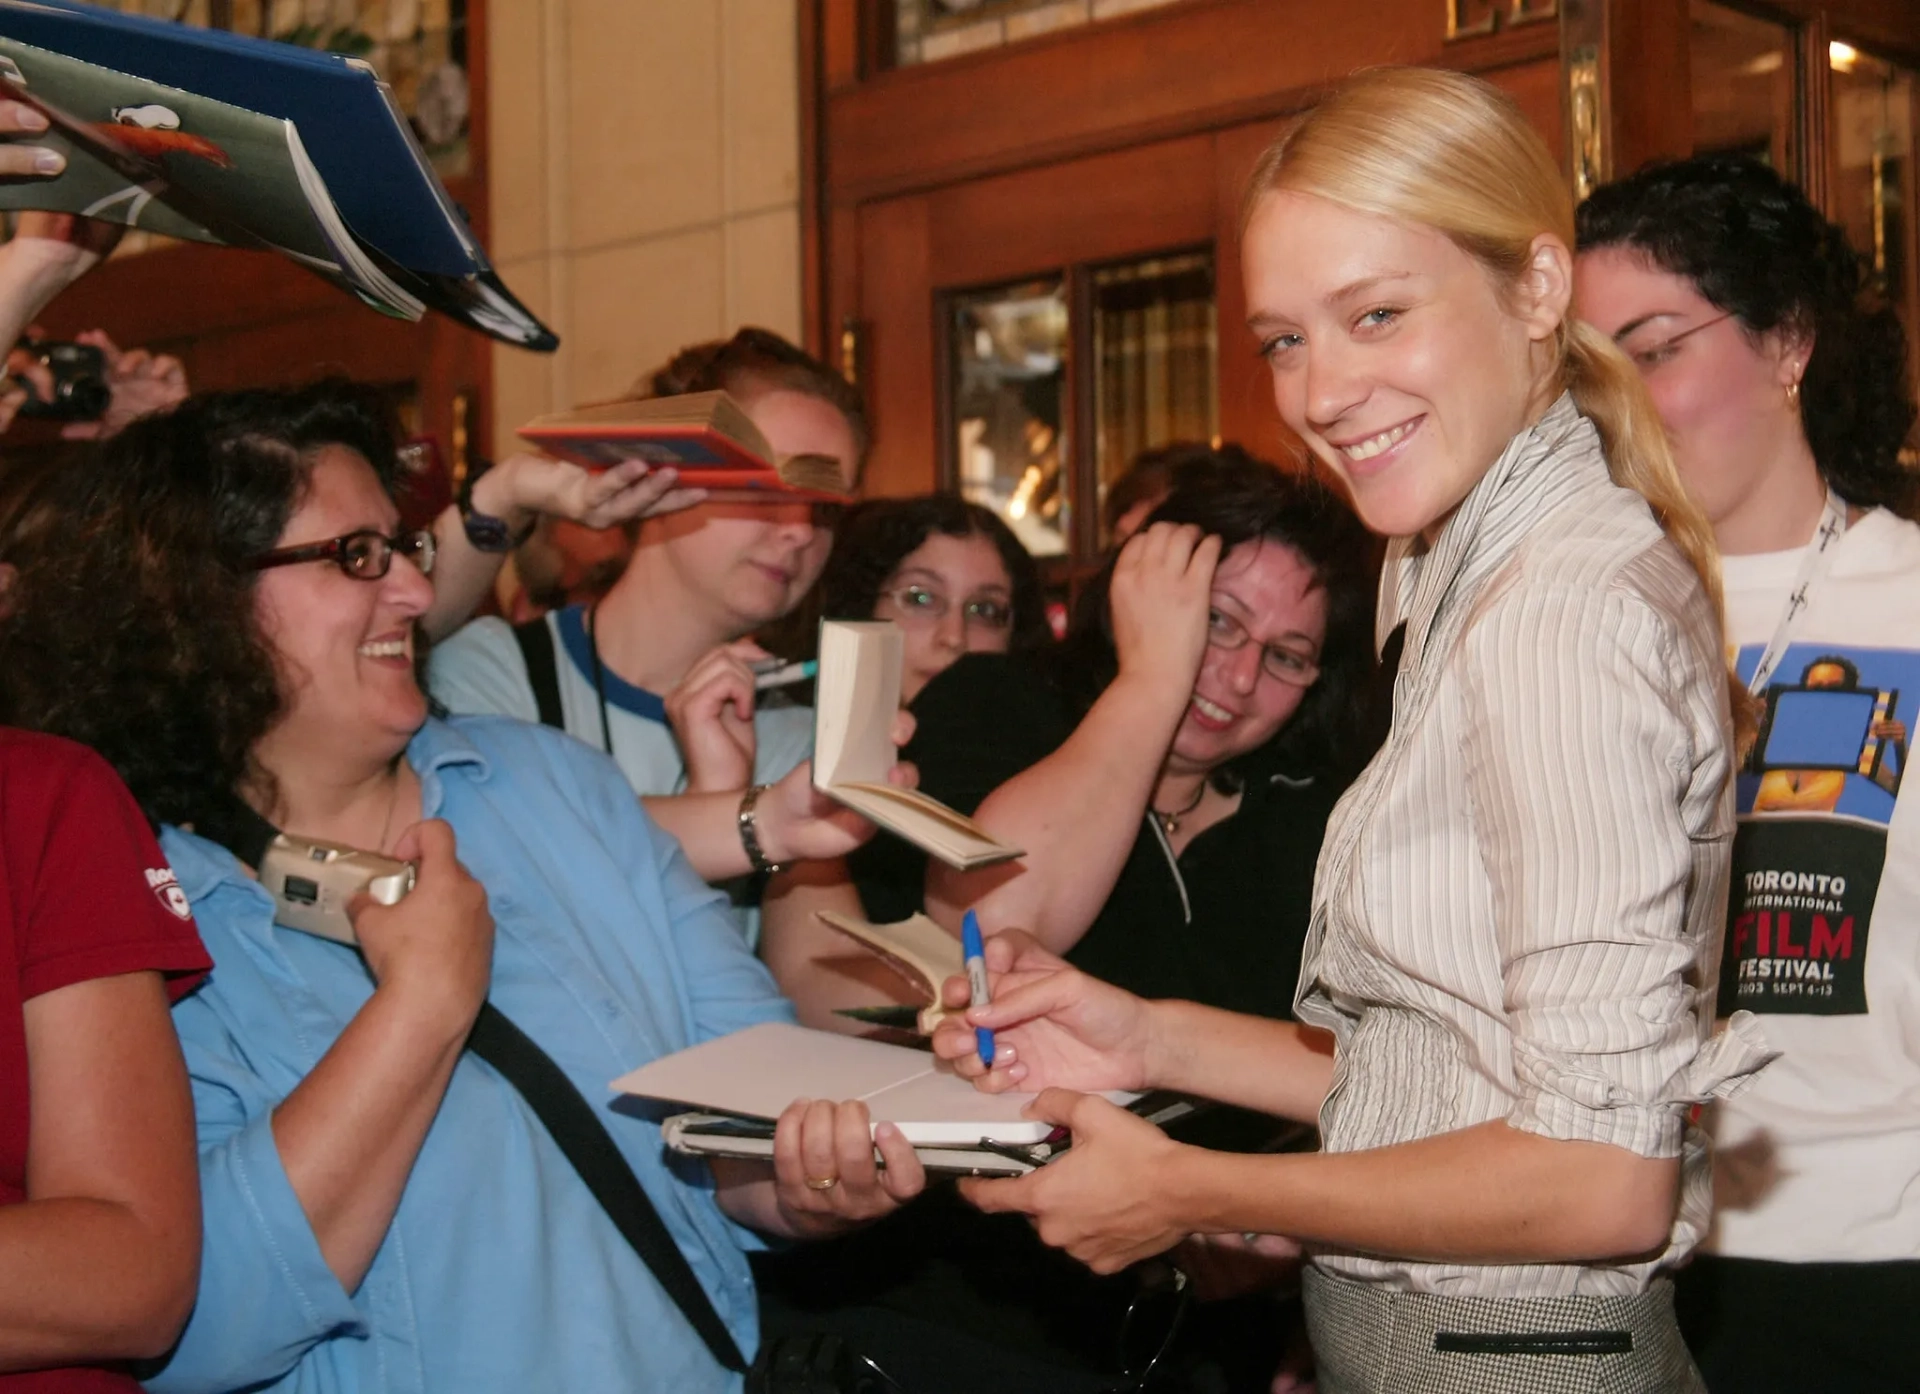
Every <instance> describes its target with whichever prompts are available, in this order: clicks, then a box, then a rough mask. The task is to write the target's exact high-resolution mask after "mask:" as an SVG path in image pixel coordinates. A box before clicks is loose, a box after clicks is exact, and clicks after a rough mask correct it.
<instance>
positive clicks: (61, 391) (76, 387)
mask: <svg viewBox="0 0 1920 1394" xmlns="http://www.w3.org/2000/svg"><path fill="white" fill-rule="evenodd" d="M53 395H54V400H55V401H57V402H59V403H60V404H61V406H62V407H64V408H65V410H66V414H67V415H69V416H71V417H73V418H74V419H75V420H77V421H92V420H94V419H96V418H98V417H100V416H101V415H103V414H105V412H106V410H107V407H108V405H109V404H110V403H111V402H112V401H113V393H112V392H111V391H110V390H109V389H108V387H107V385H106V384H105V383H104V382H102V381H100V379H99V378H94V377H86V378H62V379H60V380H59V381H58V382H57V383H55V384H54V391H53Z"/></svg>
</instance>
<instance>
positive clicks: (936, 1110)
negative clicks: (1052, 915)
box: [613, 1022, 1137, 1171]
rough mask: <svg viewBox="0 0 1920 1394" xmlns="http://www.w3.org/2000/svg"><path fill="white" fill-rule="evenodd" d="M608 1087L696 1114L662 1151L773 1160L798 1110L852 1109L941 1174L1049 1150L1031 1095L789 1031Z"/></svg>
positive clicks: (1028, 1162)
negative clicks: (793, 1108) (802, 1102)
mask: <svg viewBox="0 0 1920 1394" xmlns="http://www.w3.org/2000/svg"><path fill="white" fill-rule="evenodd" d="M613 1087H614V1089H615V1090H617V1091H619V1092H620V1093H622V1094H632V1095H637V1096H639V1097H641V1098H646V1099H658V1100H662V1101H664V1102H666V1103H670V1104H686V1105H689V1106H690V1107H692V1108H694V1109H697V1110H698V1111H699V1112H698V1113H697V1114H695V1115H692V1116H689V1115H677V1116H675V1117H673V1118H669V1119H668V1120H667V1121H666V1124H665V1125H664V1134H665V1137H666V1140H667V1143H668V1145H669V1146H673V1147H677V1148H679V1149H680V1150H682V1151H688V1152H705V1153H709V1154H712V1155H717V1156H749V1157H752V1156H759V1157H764V1156H770V1155H771V1154H772V1150H773V1141H772V1140H773V1126H772V1125H773V1122H774V1120H776V1119H778V1118H779V1116H780V1114H781V1113H782V1112H783V1111H785V1109H786V1107H787V1105H788V1104H790V1103H792V1102H793V1101H794V1100H795V1099H832V1100H834V1101H836V1102H839V1101H843V1100H853V1099H858V1100H860V1101H861V1102H863V1103H865V1104H866V1106H867V1109H868V1111H869V1113H870V1114H871V1115H872V1119H873V1122H874V1123H875V1124H876V1125H877V1124H880V1123H892V1124H893V1125H894V1126H895V1127H896V1128H898V1129H899V1130H900V1132H901V1134H902V1135H903V1136H904V1137H905V1138H906V1140H907V1141H908V1142H909V1143H911V1144H912V1145H913V1148H914V1150H915V1151H916V1152H919V1153H920V1154H921V1160H922V1162H924V1163H928V1164H930V1165H932V1164H938V1166H939V1167H940V1168H941V1169H945V1170H960V1171H1026V1170H1030V1169H1031V1168H1032V1167H1033V1166H1035V1165H1037V1164H1039V1163H1041V1162H1044V1161H1045V1160H1047V1158H1048V1156H1049V1155H1050V1150H1038V1149H1051V1148H1052V1147H1053V1145H1054V1144H1052V1143H1050V1142H1049V1141H1048V1138H1049V1136H1050V1135H1051V1134H1052V1132H1053V1125H1052V1124H1050V1123H1043V1122H1038V1121H1036V1120H1034V1119H1031V1118H1024V1117H1022V1116H1021V1112H1022V1110H1023V1109H1024V1108H1025V1107H1026V1105H1027V1104H1028V1102H1030V1101H1031V1100H1032V1098H1033V1095H1031V1094H1019V1093H1007V1094H983V1093H981V1092H980V1091H979V1090H977V1089H975V1088H974V1087H973V1085H971V1084H970V1083H968V1082H967V1081H966V1080H964V1079H961V1078H960V1077H959V1076H958V1075H956V1074H953V1073H952V1072H951V1071H949V1070H947V1069H945V1068H943V1067H941V1066H940V1065H939V1063H938V1062H937V1061H936V1060H935V1059H934V1057H933V1056H932V1055H930V1054H928V1053H927V1052H926V1051H924V1050H913V1049H910V1048H909V1047H906V1046H896V1045H887V1044H885V1043H884V1042H881V1041H871V1040H865V1039H863V1038H860V1037H857V1036H843V1035H840V1034H838V1033H837V1032H833V1031H813V1030H809V1029H808V1028H806V1027H804V1026H793V1025H789V1024H788V1023H786V1022H767V1023H764V1024H762V1025H760V1026H750V1027H748V1028H747V1029H746V1030H744V1031H736V1032H734V1033H732V1034H731V1035H727V1036H721V1037H718V1038H716V1039H714V1040H711V1041H706V1042H704V1043H702V1044H700V1045H697V1046H693V1047H691V1048H690V1049H687V1050H682V1051H677V1052H675V1053H674V1054H672V1055H667V1056H662V1057H661V1058H660V1059H658V1060H655V1061H654V1062H652V1063H651V1064H648V1065H642V1066H641V1067H640V1068H639V1069H637V1070H634V1071H633V1072H632V1073H630V1074H626V1075H623V1076H621V1077H620V1078H619V1079H616V1080H615V1081H614V1082H613ZM1107 1097H1108V1098H1110V1099H1112V1100H1113V1101H1114V1102H1115V1103H1118V1104H1127V1103H1130V1102H1132V1101H1133V1099H1134V1098H1136V1097H1137V1096H1136V1095H1133V1094H1129V1093H1118V1092H1117V1093H1111V1094H1109V1095H1107ZM996 1148H999V1149H1002V1150H1000V1151H996V1150H995V1149H996ZM952 1154H959V1155H957V1156H956V1155H952Z"/></svg>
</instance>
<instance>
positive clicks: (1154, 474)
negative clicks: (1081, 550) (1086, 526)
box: [1100, 440, 1215, 537]
mask: <svg viewBox="0 0 1920 1394" xmlns="http://www.w3.org/2000/svg"><path fill="white" fill-rule="evenodd" d="M1214 463H1215V455H1214V449H1213V447H1212V446H1210V445H1208V444H1207V443H1206V442H1205V441H1203V440H1176V441H1169V442H1167V443H1166V444H1165V445H1156V446H1152V447H1150V448H1148V449H1146V450H1142V451H1141V452H1140V453H1139V454H1138V455H1135V456H1134V457H1133V459H1132V460H1131V461H1130V462H1128V464H1127V467H1126V469H1124V470H1122V471H1121V472H1120V476H1119V478H1117V479H1115V480H1114V481H1113V482H1112V483H1111V484H1109V485H1108V486H1107V489H1106V496H1105V497H1104V498H1103V499H1102V500H1101V502H1100V528H1101V532H1102V535H1103V536H1106V537H1112V536H1113V530H1114V528H1115V527H1117V526H1118V525H1119V522H1120V520H1121V519H1122V518H1124V517H1126V516H1127V514H1128V513H1130V512H1132V510H1133V508H1134V507H1135V505H1137V504H1140V503H1142V502H1144V501H1145V500H1147V499H1155V500H1160V499H1164V498H1166V496H1167V495H1168V494H1170V493H1172V492H1173V490H1174V486H1175V485H1176V484H1178V483H1179V482H1180V480H1181V478H1182V477H1183V476H1184V475H1185V474H1186V473H1187V471H1189V470H1193V469H1206V468H1207V467H1208V466H1210V465H1212V464H1214Z"/></svg>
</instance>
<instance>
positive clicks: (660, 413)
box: [520, 392, 849, 502]
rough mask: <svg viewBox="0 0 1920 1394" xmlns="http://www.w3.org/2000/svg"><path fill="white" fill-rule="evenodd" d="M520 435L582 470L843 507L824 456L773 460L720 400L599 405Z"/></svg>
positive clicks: (691, 397) (755, 433)
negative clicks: (621, 470) (670, 471)
mask: <svg viewBox="0 0 1920 1394" xmlns="http://www.w3.org/2000/svg"><path fill="white" fill-rule="evenodd" d="M520 435H521V436H522V437H523V438H524V439H526V440H528V441H531V442H532V443H533V444H535V445H537V446H539V447H540V448H541V449H542V450H544V451H546V452H547V453H548V454H550V455H557V456H559V457H560V458H561V459H563V460H572V461H573V462H574V463H575V464H579V465H584V466H586V467H587V468H588V469H607V468H609V467H610V466H613V465H617V464H619V463H620V462H621V461H623V460H645V461H647V462H648V463H649V464H655V465H672V466H673V467H674V468H675V469H677V470H678V471H679V472H680V482H681V483H682V484H686V485H689V486H692V487H695V488H701V489H710V490H713V491H714V492H716V493H721V494H745V495H752V494H780V495H786V496H798V497H802V498H810V499H823V500H831V501H834V502H844V501H845V500H846V499H847V498H848V497H849V494H848V489H847V483H846V477H845V470H844V469H843V467H842V465H841V463H840V462H839V461H838V460H835V459H833V458H832V457H830V456H826V455H793V456H789V457H787V458H786V459H783V460H779V459H775V458H774V453H773V448H772V447H771V446H770V445H768V444H767V438H766V437H765V436H763V435H761V434H760V431H759V428H758V427H756V426H755V425H754V424H753V422H752V421H751V420H749V419H748V417H747V414H746V412H745V411H743V410H742V409H741V407H740V404H739V403H738V402H736V401H734V400H733V398H731V397H729V396H728V395H727V394H726V393H724V392H688V393H685V394H683V395H681V396H678V397H647V398H637V399H634V400H630V401H621V402H604V403H602V404H600V405H599V406H592V407H582V408H580V409H579V410H578V411H568V412H557V413H555V414H553V415H551V416H541V417H536V418H535V419H534V420H532V421H529V422H528V423H527V424H526V425H524V426H522V427H521V428H520Z"/></svg>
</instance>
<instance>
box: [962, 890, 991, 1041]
mask: <svg viewBox="0 0 1920 1394" xmlns="http://www.w3.org/2000/svg"><path fill="white" fill-rule="evenodd" d="M960 954H961V957H963V958H964V959H966V961H967V990H968V993H969V997H968V1005H969V1006H973V1007H984V1006H986V1005H987V1003H989V1002H990V1001H992V1000H993V999H992V998H991V997H990V996H989V995H988V993H987V952H986V949H985V948H984V947H982V945H981V943H980V917H979V916H978V915H976V914H974V913H973V911H971V910H969V911H967V913H966V915H965V916H964V917H963V918H962V919H961V921H960ZM973 1040H974V1046H975V1048H976V1049H977V1050H978V1051H979V1052H980V1063H981V1064H983V1065H985V1066H986V1067H987V1068H988V1069H992V1068H993V1032H991V1031H989V1030H988V1029H987V1028H986V1027H984V1026H976V1027H974V1028H973Z"/></svg>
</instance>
